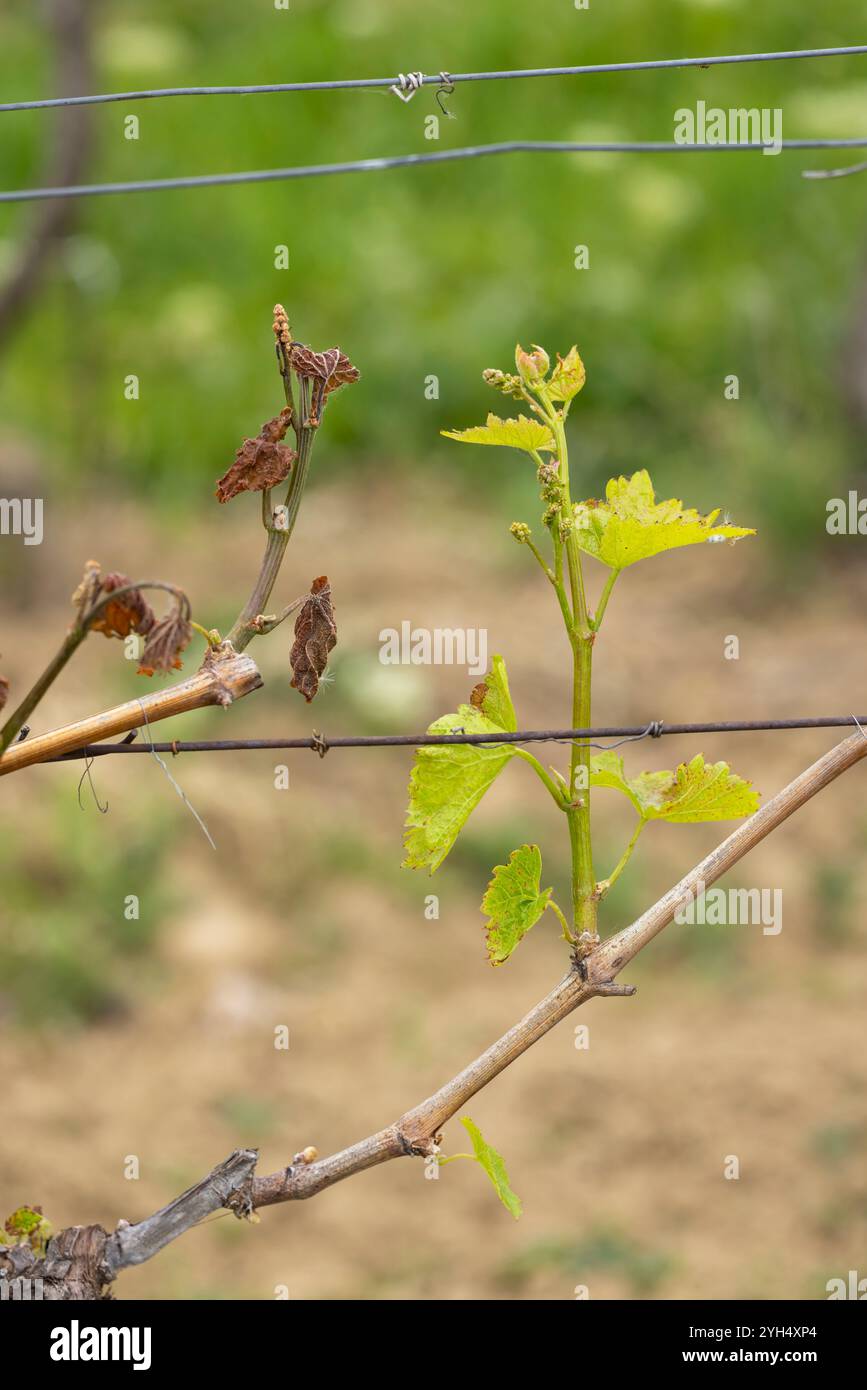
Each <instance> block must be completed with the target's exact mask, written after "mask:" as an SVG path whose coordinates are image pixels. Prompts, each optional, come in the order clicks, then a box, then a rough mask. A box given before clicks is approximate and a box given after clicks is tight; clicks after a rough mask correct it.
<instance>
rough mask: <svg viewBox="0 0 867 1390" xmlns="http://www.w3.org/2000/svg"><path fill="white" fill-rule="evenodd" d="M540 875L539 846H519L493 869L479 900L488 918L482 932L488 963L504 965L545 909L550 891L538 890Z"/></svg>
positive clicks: (540, 856)
mask: <svg viewBox="0 0 867 1390" xmlns="http://www.w3.org/2000/svg"><path fill="white" fill-rule="evenodd" d="M541 878H542V855H541V853H540V852H539V847H538V845H522V846H521V848H520V849H516V850H513V851H512V853H511V854H510V855H509V862H508V864H498V865H497V867H496V868H495V869H494V877H493V878H492V879H491V881H490V883H489V884H488V889H487V892H486V893H485V896H484V898H483V899H482V912H485V913H487V915H488V918H489V920H488V922H487V923H486V925H485V931H486V932H487V936H488V941H487V945H488V958H489V959H490V962H491V965H503V964H504V962H505V961H507V960H508V959H509V956H510V955H511V954H512V952H513V951H514V949H515V947H516V946H517V944H518V942H519V941H520V940H521V938H522V937H524V936H526V934H527V932H528V931H529V930H530V928H531V927H533V926H535V925H536V923H537V922H538V920H539V918H540V917H541V916H542V913H543V912H544V911H545V908H546V907H547V905H548V899H549V898H550V896H551V891H552V890H551V889H550V888H546V889H545V891H544V892H540V891H539V885H540V882H541Z"/></svg>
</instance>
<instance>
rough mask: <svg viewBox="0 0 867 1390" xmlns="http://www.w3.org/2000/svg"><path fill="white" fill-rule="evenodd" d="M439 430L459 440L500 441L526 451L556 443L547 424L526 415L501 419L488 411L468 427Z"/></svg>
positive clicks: (549, 447) (553, 447) (553, 445)
mask: <svg viewBox="0 0 867 1390" xmlns="http://www.w3.org/2000/svg"><path fill="white" fill-rule="evenodd" d="M440 434H444V435H445V437H446V439H457V440H458V442H459V443H460V444H504V445H507V446H509V447H511V448H513V449H523V450H524V452H525V453H528V454H529V453H532V452H533V450H534V449H550V450H553V449H555V448H556V447H557V446H556V444H555V442H554V436H553V434H552V433H551V431H550V429H549V428H548V426H547V425H543V424H542V422H541V421H540V420H531V419H529V418H528V416H526V415H519V416H518V418H517V420H501V419H500V418H499V416H498V415H489V416H488V420H487V424H485V425H473V426H472V428H471V429H468V430H440Z"/></svg>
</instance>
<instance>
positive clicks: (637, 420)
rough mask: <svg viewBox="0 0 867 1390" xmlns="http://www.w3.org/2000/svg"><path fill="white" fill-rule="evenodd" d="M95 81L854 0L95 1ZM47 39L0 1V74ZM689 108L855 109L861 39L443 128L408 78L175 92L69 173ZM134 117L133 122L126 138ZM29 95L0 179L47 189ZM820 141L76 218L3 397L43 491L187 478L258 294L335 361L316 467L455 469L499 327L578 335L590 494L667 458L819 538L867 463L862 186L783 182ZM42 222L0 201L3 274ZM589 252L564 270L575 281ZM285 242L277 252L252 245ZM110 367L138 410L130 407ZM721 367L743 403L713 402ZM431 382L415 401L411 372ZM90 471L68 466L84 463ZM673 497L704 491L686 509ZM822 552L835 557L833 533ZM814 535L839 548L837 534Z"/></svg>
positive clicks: (561, 89)
mask: <svg viewBox="0 0 867 1390" xmlns="http://www.w3.org/2000/svg"><path fill="white" fill-rule="evenodd" d="M88 10H89V13H90V15H91V21H90V29H91V49H92V66H93V74H92V79H93V84H94V88H95V89H96V90H128V89H134V88H136V87H137V86H168V85H174V84H197V83H203V84H219V83H235V82H244V81H256V82H268V81H280V80H287V79H299V80H304V79H315V78H322V77H335V76H373V75H375V76H384V75H386V74H388V73H390V72H393V71H398V70H405V69H406V68H407V67H408V66H409V67H412V68H421V69H423V70H425V71H431V72H433V71H439V70H440V69H441V68H442V67H444V66H446V67H448V68H449V69H451V70H453V71H458V72H460V71H473V70H478V69H479V68H482V69H498V68H513V67H524V66H527V67H530V66H545V65H551V64H560V63H570V62H580V63H585V62H586V63H593V62H605V61H611V60H615V59H631V58H647V57H662V56H685V55H693V54H694V55H701V54H704V53H715V52H726V51H728V52H744V51H761V50H766V49H774V48H781V47H782V48H798V47H807V46H829V45H835V44H843V43H847V42H848V43H855V42H857V41H858V40H859V39H863V37H864V34H863V23H862V24H861V25H860V26H859V21H863V7H862V5H861V4H860V3H859V0H837V3H835V4H834V5H833V6H832V7H827V6H808V5H800V6H793V5H792V4H790V3H787V0H765V3H763V4H762V5H761V6H755V5H749V4H747V3H745V0H674V3H671V4H668V5H665V6H654V5H648V4H646V3H644V0H622V3H618V4H614V5H612V4H608V3H606V4H604V5H603V4H600V3H593V4H591V5H590V7H589V9H588V10H586V11H578V10H575V9H574V8H573V6H572V4H571V3H570V0H542V3H540V4H534V5H518V4H513V5H507V6H503V5H500V4H493V3H488V4H474V5H471V6H468V5H466V4H463V3H460V0H445V2H444V3H438V4H436V5H421V4H418V3H414V0H388V3H386V2H385V0H322V2H321V3H319V2H317V0H292V4H291V6H290V8H289V10H288V11H276V10H275V9H274V7H273V4H272V3H271V0H255V3H250V4H248V5H246V6H244V8H243V11H241V10H239V7H238V6H237V5H235V4H233V3H230V0H209V3H208V4H186V5H178V4H175V3H170V2H169V0H165V3H160V2H159V0H155V2H154V3H149V4H137V5H134V6H129V5H120V6H118V5H111V6H107V5H105V6H101V5H99V4H92V5H90V6H89V7H88ZM49 35H50V31H49V30H47V29H46V28H45V27H43V26H41V25H40V24H39V23H37V21H36V16H35V15H34V14H29V15H27V14H24V13H19V14H17V15H15V14H9V13H6V14H4V15H3V16H2V17H0V51H2V54H3V57H2V67H3V71H4V82H3V87H4V93H5V95H6V96H7V97H8V98H10V99H11V98H15V97H24V96H33V95H40V94H44V93H46V92H49V91H54V90H55V89H56V83H55V77H54V70H53V55H52V46H51V43H50V42H49ZM699 98H703V99H705V100H706V101H707V102H708V103H710V104H716V105H719V106H723V107H729V106H758V107H776V106H780V107H781V108H782V110H783V132H784V134H785V135H786V136H788V137H795V136H853V135H859V134H863V133H864V131H865V128H867V68H865V60H864V59H863V58H857V57H856V58H852V59H828V60H825V61H816V62H812V61H811V62H788V63H769V64H762V65H747V66H737V67H731V68H722V69H711V70H706V71H699V70H686V71H674V72H646V73H637V74H629V75H617V74H609V75H605V74H603V75H599V76H588V77H581V78H571V79H569V78H564V79H545V80H539V81H516V82H510V83H502V82H486V83H476V84H465V85H461V86H460V87H459V88H458V90H457V91H456V92H455V94H454V96H453V97H452V98H451V100H450V101H449V103H448V105H449V107H450V109H451V110H452V111H453V112H454V114H455V115H456V117H457V119H456V120H454V121H448V120H445V119H441V121H440V139H439V141H438V142H432V141H428V140H426V139H425V137H424V122H425V117H426V116H428V115H430V114H431V113H433V114H438V108H437V106H436V103H435V99H434V92H433V90H432V89H431V90H426V91H424V92H423V93H422V94H420V95H418V96H416V97H415V99H414V100H413V101H412V103H411V104H410V105H408V106H403V105H401V103H400V102H399V101H398V100H397V99H396V98H395V97H394V96H392V95H391V94H389V93H387V92H383V91H360V92H359V91H354V92H336V93H335V92H332V93H314V94H286V95H274V96H258V97H244V98H239V97H226V98H209V99H195V98H183V99H178V100H170V101H163V102H139V103H136V104H129V105H126V104H124V103H120V104H118V105H112V106H106V107H102V108H96V109H95V110H92V111H91V112H90V114H89V125H90V139H91V140H92V142H93V153H92V157H91V158H90V160H89V161H88V169H87V175H86V177H89V178H92V179H98V180H112V179H138V178H145V177H149V176H171V175H176V174H188V173H190V174H192V173H202V172H212V171H226V170H242V169H256V168H269V167H279V166H281V165H289V164H299V163H302V164H303V163H313V162H318V161H324V162H328V161H333V160H341V159H353V158H363V157H367V156H376V155H382V154H397V153H404V152H411V151H418V150H425V149H434V148H444V147H446V146H448V145H459V144H469V143H475V142H488V141H498V140H504V139H509V138H516V137H522V138H528V139H529V138H548V139H594V138H614V139H630V138H632V139H654V138H656V139H670V138H671V135H672V126H673V113H674V111H675V110H676V109H677V108H679V107H681V106H684V105H694V103H695V102H696V100H697V99H699ZM128 114H135V115H137V116H138V117H139V120H140V138H139V139H138V140H137V141H128V140H126V139H124V134H123V132H124V120H125V117H126V116H127V115H128ZM56 120H57V117H56V114H55V113H50V112H30V113H21V114H13V115H6V116H4V117H3V120H2V126H0V150H2V167H3V185H4V187H13V186H18V185H27V184H34V183H38V182H40V181H42V180H43V179H44V177H45V168H44V164H43V152H44V150H45V147H46V144H47V142H48V141H49V140H50V138H51V132H52V129H53V126H54V125H55V124H56ZM845 160H846V156H845V155H843V156H841V157H838V156H826V155H815V154H809V153H808V154H804V155H798V154H783V155H781V156H780V157H779V158H776V159H768V158H765V157H762V156H759V155H756V156H750V155H743V156H741V155H735V156H732V155H727V154H718V155H699V156H692V155H682V156H681V155H677V156H663V155H660V156H610V157H608V156H599V155H596V156H587V157H579V156H554V155H552V156H545V157H538V158H535V159H534V158H532V157H530V156H526V155H515V156H506V157H502V158H497V159H494V160H491V161H489V162H486V163H467V164H459V165H453V166H447V167H443V168H433V169H420V170H411V171H400V172H389V173H382V174H365V175H353V176H346V177H338V178H326V179H317V180H312V181H309V182H298V183H293V184H289V185H280V184H275V185H270V186H264V187H256V188H241V189H238V188H235V189H219V190H196V191H192V192H185V191H181V192H173V193H162V194H154V195H143V196H136V197H123V198H112V199H103V200H97V199H93V200H91V201H89V202H87V203H81V204H80V205H78V206H77V207H76V210H75V225H74V232H73V234H72V235H71V236H69V237H68V238H67V239H66V240H65V241H64V242H63V243H62V244H60V245H55V246H54V247H53V248H52V250H51V252H50V256H49V257H47V258H46V263H45V265H44V267H43V272H42V275H41V285H40V292H39V296H38V303H36V304H35V306H34V307H33V309H32V311H31V312H29V314H28V316H27V321H26V324H25V325H24V327H23V331H22V332H21V334H20V336H19V337H18V339H17V341H16V350H15V353H14V354H13V355H12V356H10V355H9V354H8V353H7V354H6V355H5V357H4V360H3V366H2V377H0V412H2V416H3V419H4V420H5V422H6V424H7V426H8V427H11V428H14V429H15V430H17V431H19V432H20V435H21V436H22V438H23V439H24V440H31V441H33V442H34V443H38V446H39V448H40V450H45V452H46V454H47V456H48V458H49V460H50V467H51V470H52V472H53V474H54V475H55V477H56V478H57V479H58V480H62V481H63V483H64V484H65V486H66V487H67V488H68V489H69V492H70V494H71V493H72V492H75V493H76V494H78V495H79V496H80V495H82V494H87V493H89V492H92V491H93V490H94V489H95V488H97V487H103V486H108V487H110V488H113V489H122V490H127V489H128V490H134V491H135V492H136V494H137V495H141V494H146V495H147V496H148V497H149V498H150V499H152V500H153V501H154V502H155V503H159V504H168V505H171V504H172V503H173V502H175V501H176V500H178V499H179V498H181V497H183V498H184V501H185V503H186V502H188V500H189V499H190V498H193V497H202V498H204V497H205V496H207V495H208V493H209V491H210V485H211V482H212V479H213V478H214V477H215V476H216V474H217V473H218V472H219V471H222V468H223V466H224V463H225V459H226V453H227V441H228V440H240V438H241V437H242V436H243V434H244V433H251V432H252V431H253V430H254V429H255V428H256V427H257V426H258V424H259V423H260V422H261V420H262V419H264V418H265V417H266V416H267V415H268V414H269V413H272V411H273V407H274V404H275V400H276V399H277V394H278V393H277V392H276V391H275V382H274V379H273V377H272V375H271V357H270V346H269V320H268V310H269V308H270V305H271V304H272V303H273V302H274V301H275V300H278V299H279V300H281V301H284V302H285V303H286V305H287V307H288V309H289V312H290V316H291V319H292V322H293V325H294V326H295V331H296V333H297V335H298V336H299V337H301V338H302V340H304V341H308V342H312V343H313V344H314V345H315V346H317V347H320V348H321V347H325V346H328V345H330V344H332V343H333V342H339V343H340V345H341V346H342V347H343V348H344V349H345V350H346V351H347V352H348V353H349V354H350V356H351V357H352V358H353V360H354V361H356V362H357V363H358V365H359V366H360V368H361V370H362V372H363V374H364V377H365V387H364V389H363V390H359V391H353V392H351V393H347V399H345V400H342V401H341V405H340V410H339V412H338V411H334V412H332V418H331V420H330V421H329V429H330V445H329V449H330V452H329V464H328V467H329V468H338V467H341V466H342V467H345V468H348V469H351V470H352V471H353V473H358V472H360V471H362V470H364V471H369V472H370V473H381V471H382V469H383V467H384V466H386V464H387V467H388V468H389V470H390V471H391V472H394V471H395V470H396V469H399V468H401V467H409V468H412V469H413V470H417V469H420V468H428V469H430V470H431V472H432V473H434V474H440V473H442V472H443V471H444V470H455V469H460V470H461V473H462V476H464V475H466V474H467V473H472V472H473V470H472V469H467V467H466V464H465V462H464V460H461V459H456V458H455V454H456V453H457V452H458V451H454V450H451V449H450V448H449V446H447V445H444V444H443V442H442V441H438V439H437V431H438V430H439V429H440V428H441V427H453V426H455V425H458V424H465V423H471V422H473V421H474V420H476V419H479V418H481V413H482V411H484V410H485V409H487V408H488V407H489V406H492V405H494V404H495V402H494V401H493V400H488V399H487V393H486V392H485V391H484V388H482V387H481V386H480V372H481V369H482V368H483V367H486V366H489V365H502V366H508V365H509V361H510V356H511V349H512V345H513V344H514V342H515V341H516V339H521V340H522V341H525V342H527V341H530V340H534V341H540V342H542V343H544V344H546V345H547V346H548V348H549V350H553V349H555V348H560V349H561V350H564V351H565V349H566V348H568V347H569V345H570V344H571V343H572V342H574V341H577V342H578V344H579V346H580V349H581V351H582V353H583V354H584V356H585V358H586V360H587V363H588V371H589V381H590V383H591V385H592V390H588V392H587V393H586V396H585V399H584V400H583V401H582V403H581V425H580V445H579V449H580V457H581V459H582V461H583V465H584V477H585V478H586V480H587V491H588V492H590V491H594V490H598V488H599V487H600V485H601V484H602V483H603V482H604V480H605V478H606V477H607V476H609V475H610V474H611V473H612V472H614V471H616V470H623V469H628V468H632V467H637V466H639V465H645V464H656V465H657V467H658V465H659V460H660V459H664V460H665V469H666V475H667V479H668V481H669V482H670V483H671V485H672V487H675V486H677V487H680V486H681V485H682V484H683V482H684V480H685V479H686V478H687V477H689V479H690V481H694V475H695V471H696V469H697V468H698V469H699V470H700V472H701V473H704V474H706V475H707V476H709V477H712V476H714V474H716V473H717V472H718V470H720V469H722V468H725V470H726V474H727V478H728V489H727V501H728V503H729V505H730V506H731V507H733V508H737V509H738V510H740V511H741V512H742V513H744V514H746V512H747V511H749V513H750V515H751V516H753V517H756V518H757V519H758V520H759V521H760V522H761V523H762V524H763V526H764V528H765V533H766V534H768V532H770V533H772V534H773V535H774V536H775V537H776V539H777V540H778V541H779V542H780V545H781V547H782V548H783V550H785V548H786V547H791V548H797V549H799V550H800V549H802V548H803V547H808V548H809V547H811V546H814V545H816V544H817V543H820V541H821V528H818V527H817V526H816V520H817V516H822V515H823V509H824V502H825V499H826V498H827V497H828V495H829V493H830V495H837V490H838V489H841V488H845V486H846V485H847V483H849V482H850V481H851V479H852V477H853V475H854V474H856V473H857V472H859V471H860V470H861V469H862V467H863V444H862V443H861V442H860V441H861V439H863V425H862V427H861V428H860V429H859V428H856V427H854V426H853V422H852V414H851V410H850V409H849V406H848V404H847V399H846V391H845V389H844V384H845V383H844V378H845V368H846V362H847V332H848V330H849V329H850V327H851V320H852V318H853V316H854V313H855V309H856V305H855V303H854V302H853V290H854V288H855V287H857V285H858V283H859V280H860V276H861V273H862V271H863V270H864V260H865V246H867V226H865V222H867V219H865V198H867V180H865V179H858V178H852V179H847V180H841V181H837V182H832V183H830V184H829V183H818V184H817V183H809V182H805V181H804V180H802V179H801V177H800V173H801V169H802V168H804V167H812V166H815V165H816V164H819V165H822V164H833V163H834V162H838V163H839V162H845ZM37 216H38V211H37V210H36V209H34V208H33V207H20V208H15V209H2V210H0V277H2V271H3V269H4V268H6V269H7V270H8V269H9V268H10V267H11V266H12V264H13V263H14V259H15V254H16V248H17V247H18V246H19V244H20V242H21V239H22V238H24V237H26V236H27V234H28V228H29V227H31V226H32V224H33V221H34V219H35V218H36V217H37ZM578 244H586V245H587V246H588V247H589V250H590V269H589V270H587V271H579V270H576V269H575V268H574V266H573V248H574V247H575V246H576V245H578ZM278 245H287V246H288V248H289V268H288V270H275V268H274V254H275V251H274V248H275V246H278ZM127 373H135V374H137V375H138V376H139V377H140V381H141V402H140V404H139V405H138V406H136V405H131V404H130V403H129V402H127V401H126V400H125V399H124V394H123V380H124V377H125V376H126V375H127ZM729 373H736V374H737V375H738V376H739V378H740V382H741V401H740V404H739V406H738V407H737V408H735V409H732V408H731V406H730V404H729V403H727V402H725V401H724V399H723V395H722V389H723V387H722V383H723V380H724V378H725V377H726V375H728V374H729ZM429 374H435V375H436V376H437V377H438V378H439V382H440V398H439V400H438V401H427V400H426V399H425V396H424V382H425V378H426V377H427V376H428V375H429ZM83 460H86V465H85V464H83ZM694 500H696V501H697V502H698V503H702V502H703V501H704V499H703V498H702V497H701V496H698V497H697V498H695V499H694ZM843 548H845V543H844V547H843ZM839 552H840V546H839V544H838V553H839Z"/></svg>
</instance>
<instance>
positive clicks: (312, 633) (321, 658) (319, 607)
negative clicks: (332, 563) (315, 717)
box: [289, 574, 337, 704]
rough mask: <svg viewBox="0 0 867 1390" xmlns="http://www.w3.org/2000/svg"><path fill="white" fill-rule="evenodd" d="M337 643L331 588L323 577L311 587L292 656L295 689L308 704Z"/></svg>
mask: <svg viewBox="0 0 867 1390" xmlns="http://www.w3.org/2000/svg"><path fill="white" fill-rule="evenodd" d="M336 644H337V626H336V624H335V622H334V609H333V607H332V604H331V585H330V584H329V582H328V576H327V575H325V574H323V575H321V576H320V578H319V579H314V581H313V583H312V584H311V585H310V595H309V597H308V598H306V599H305V600H304V604H303V606H302V609H301V612H300V613H299V614H298V617H297V618H296V619H295V641H294V643H293V646H292V651H291V652H290V654H289V661H290V664H291V666H292V673H293V674H292V685H293V688H294V689H295V690H300V691H301V694H302V695H303V696H304V699H305V700H306V701H307V703H308V704H309V703H310V701H311V700H312V699H313V696H314V695H315V694H316V692H317V690H318V689H319V678H320V676H321V675H322V672H323V671H324V670H325V667H326V666H327V665H328V654H329V652H330V651H331V650H332V649H333V648H334V647H335V646H336Z"/></svg>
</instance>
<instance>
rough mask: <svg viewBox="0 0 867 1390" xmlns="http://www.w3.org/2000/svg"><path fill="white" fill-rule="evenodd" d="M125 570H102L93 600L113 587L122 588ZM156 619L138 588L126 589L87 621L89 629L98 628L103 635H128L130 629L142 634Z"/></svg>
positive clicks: (99, 597)
mask: <svg viewBox="0 0 867 1390" xmlns="http://www.w3.org/2000/svg"><path fill="white" fill-rule="evenodd" d="M129 582H130V581H129V579H128V578H127V576H126V575H125V574H114V573H113V574H106V575H104V576H103V577H102V579H101V581H100V584H99V588H98V592H97V593H96V597H95V599H94V602H98V601H99V600H100V599H101V598H102V597H103V596H104V595H106V594H110V593H113V592H114V590H115V589H123V588H125V587H126V585H127V584H129ZM155 621H156V619H155V617H154V610H153V609H152V608H151V606H150V604H149V603H148V601H147V599H146V598H145V596H144V594H143V593H142V592H141V590H140V589H129V590H127V592H126V593H125V594H121V595H120V596H119V597H118V598H117V599H112V601H111V602H110V603H107V604H106V606H105V608H103V609H102V611H101V613H100V614H99V616H98V617H97V618H96V619H94V621H93V622H92V623H91V625H90V626H91V630H92V631H93V632H102V633H104V634H105V636H106V637H128V636H129V634H130V633H131V632H138V633H141V635H142V636H146V635H147V633H149V632H150V630H151V628H152V627H153V625H154V623H155Z"/></svg>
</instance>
